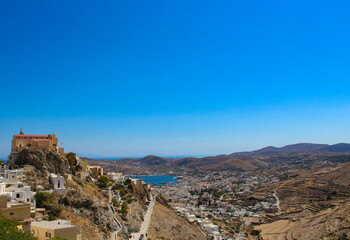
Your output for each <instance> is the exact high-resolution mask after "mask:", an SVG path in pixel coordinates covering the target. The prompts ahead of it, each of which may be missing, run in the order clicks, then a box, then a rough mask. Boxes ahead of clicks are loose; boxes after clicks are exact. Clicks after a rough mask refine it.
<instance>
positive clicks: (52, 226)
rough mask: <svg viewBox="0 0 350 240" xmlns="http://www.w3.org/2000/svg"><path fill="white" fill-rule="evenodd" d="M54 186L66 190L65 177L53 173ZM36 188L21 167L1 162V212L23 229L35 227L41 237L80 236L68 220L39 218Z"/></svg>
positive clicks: (72, 239) (56, 188) (69, 237)
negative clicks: (17, 167)
mask: <svg viewBox="0 0 350 240" xmlns="http://www.w3.org/2000/svg"><path fill="white" fill-rule="evenodd" d="M50 180H51V183H52V184H53V190H51V191H54V190H55V191H58V192H59V193H62V194H64V193H65V188H64V178H63V177H61V176H59V175H55V174H51V175H50ZM35 194H36V192H33V191H32V190H31V188H30V186H28V184H27V183H25V175H24V172H23V171H21V170H10V169H7V166H6V165H5V164H1V169H0V214H1V215H3V216H4V217H6V218H8V219H10V220H11V221H13V222H16V223H17V224H18V227H19V228H20V229H22V230H23V231H31V232H32V233H33V236H34V237H36V238H38V239H49V238H54V237H60V238H62V239H67V240H76V239H77V236H78V234H77V228H76V226H74V225H71V222H70V221H68V220H63V219H59V220H56V221H44V220H41V219H40V218H37V217H36V216H37V214H36V213H37V212H42V211H43V210H42V209H37V208H36V203H35V200H34V195H35Z"/></svg>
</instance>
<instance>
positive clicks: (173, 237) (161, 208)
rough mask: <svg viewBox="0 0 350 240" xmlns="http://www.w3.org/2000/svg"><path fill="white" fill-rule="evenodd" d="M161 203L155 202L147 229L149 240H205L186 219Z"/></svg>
mask: <svg viewBox="0 0 350 240" xmlns="http://www.w3.org/2000/svg"><path fill="white" fill-rule="evenodd" d="M162 203H164V200H163V201H159V198H158V201H157V202H156V205H155V207H154V210H153V214H152V219H151V224H150V228H149V234H148V237H149V239H152V240H156V239H163V240H206V239H207V238H206V237H205V235H204V234H203V233H202V232H201V231H200V230H199V229H198V228H197V227H196V226H195V225H193V224H190V223H189V222H188V221H187V220H186V219H184V218H182V217H180V216H179V215H177V213H175V212H174V210H173V209H171V208H169V207H167V206H165V205H164V204H162Z"/></svg>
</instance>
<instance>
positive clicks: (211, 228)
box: [203, 224, 219, 234]
mask: <svg viewBox="0 0 350 240" xmlns="http://www.w3.org/2000/svg"><path fill="white" fill-rule="evenodd" d="M203 229H204V231H206V232H207V233H209V234H213V233H214V232H218V231H219V229H218V226H217V225H215V224H205V225H204V226H203Z"/></svg>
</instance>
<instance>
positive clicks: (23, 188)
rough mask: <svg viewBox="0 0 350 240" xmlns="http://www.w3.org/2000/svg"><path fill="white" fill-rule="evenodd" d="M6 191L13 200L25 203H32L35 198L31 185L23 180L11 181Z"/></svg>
mask: <svg viewBox="0 0 350 240" xmlns="http://www.w3.org/2000/svg"><path fill="white" fill-rule="evenodd" d="M5 187H6V186H5ZM4 193H6V194H7V195H8V196H10V197H11V199H12V200H16V201H21V202H25V203H31V202H32V199H33V193H32V191H31V190H30V186H27V185H25V184H23V183H21V182H14V183H11V186H8V187H7V188H5V192H4Z"/></svg>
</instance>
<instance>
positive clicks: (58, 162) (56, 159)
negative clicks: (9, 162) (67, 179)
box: [14, 149, 71, 175]
mask: <svg viewBox="0 0 350 240" xmlns="http://www.w3.org/2000/svg"><path fill="white" fill-rule="evenodd" d="M14 163H15V164H16V165H19V166H24V165H32V166H34V167H35V168H37V169H38V170H40V171H41V172H45V173H47V174H48V173H56V174H58V173H59V174H61V175H64V174H65V173H71V168H70V166H69V163H68V161H67V159H65V158H63V157H62V156H61V155H59V154H58V153H56V152H54V151H51V150H29V149H24V150H22V151H21V152H20V153H18V155H17V156H16V159H15V160H14Z"/></svg>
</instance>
